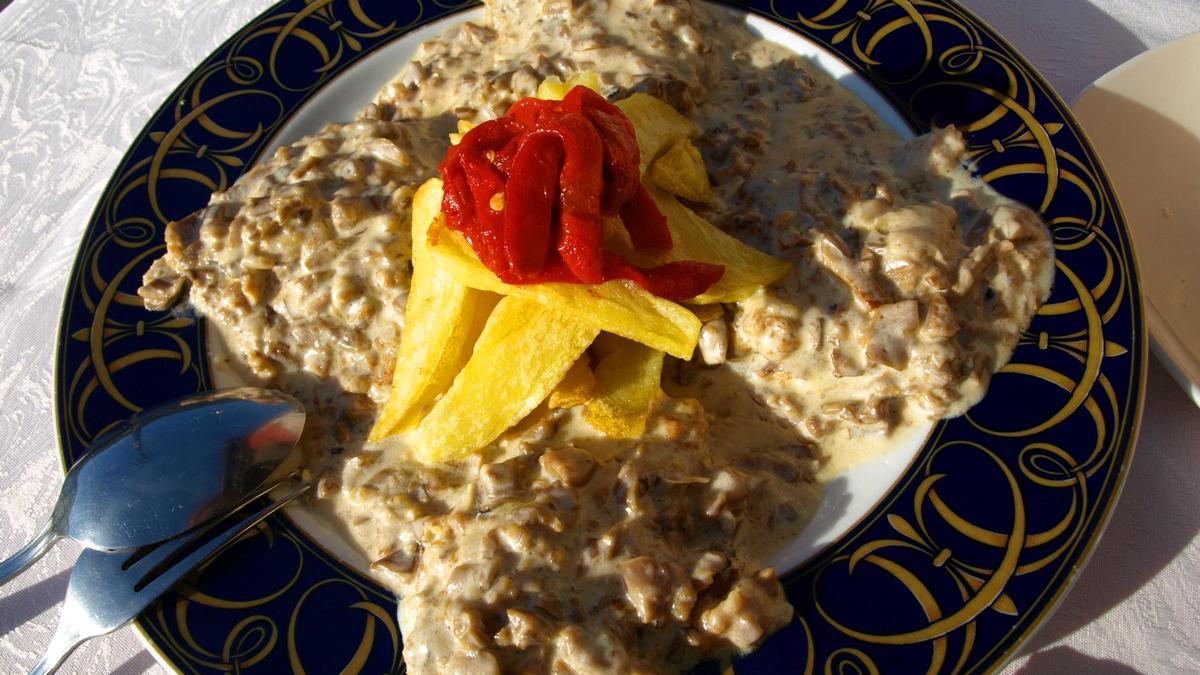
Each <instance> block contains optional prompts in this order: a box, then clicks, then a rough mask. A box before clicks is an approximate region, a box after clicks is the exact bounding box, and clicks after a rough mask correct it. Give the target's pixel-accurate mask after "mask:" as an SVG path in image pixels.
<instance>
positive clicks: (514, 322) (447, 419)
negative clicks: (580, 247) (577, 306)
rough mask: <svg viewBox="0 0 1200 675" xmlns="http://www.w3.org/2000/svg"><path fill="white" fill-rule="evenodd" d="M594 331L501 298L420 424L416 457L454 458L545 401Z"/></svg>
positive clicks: (525, 302) (537, 306) (540, 307)
mask: <svg viewBox="0 0 1200 675" xmlns="http://www.w3.org/2000/svg"><path fill="white" fill-rule="evenodd" d="M598 332H599V331H598V330H597V329H596V328H594V327H593V326H591V325H590V324H588V323H585V322H583V321H579V320H578V319H577V318H576V317H574V316H572V315H570V314H566V313H564V312H562V311H560V310H559V308H557V307H555V306H553V305H548V304H544V303H541V302H538V301H537V300H533V299H529V298H524V297H518V296H513V295H510V296H508V297H505V298H503V299H501V300H500V302H499V304H497V305H496V308H495V310H493V311H492V314H491V316H490V317H488V321H487V325H485V326H484V328H483V332H482V333H481V334H480V336H479V340H478V341H477V342H476V343H475V351H474V353H472V355H471V358H470V360H468V361H467V365H466V366H464V367H463V369H462V370H461V371H459V373H458V376H457V377H455V378H454V383H453V384H452V385H450V389H449V390H447V391H446V393H445V394H444V395H443V396H442V397H441V398H440V399H438V402H437V403H436V404H434V406H433V409H432V410H430V411H429V414H428V415H426V416H425V418H424V419H423V420H421V424H420V426H418V427H417V431H416V434H415V436H414V437H413V442H412V447H413V448H414V449H415V451H416V453H417V456H418V457H419V458H420V459H422V460H424V461H427V462H446V461H453V460H456V459H461V458H463V457H465V456H467V455H470V454H471V453H473V452H475V451H477V450H479V449H480V448H482V447H484V446H486V445H487V444H488V443H491V442H492V441H494V440H496V438H498V437H499V436H500V435H501V434H503V433H504V432H505V431H507V430H508V429H510V428H512V427H513V426H514V425H515V424H517V423H518V422H520V421H521V419H522V418H524V417H525V416H526V415H528V414H529V413H530V411H532V410H533V409H534V408H536V407H537V406H538V404H539V403H541V402H542V401H544V400H545V399H546V397H547V396H548V395H549V394H550V392H551V391H552V390H553V389H554V387H555V385H557V384H558V383H559V382H560V381H562V379H563V376H564V375H565V374H566V373H567V370H568V369H570V368H571V365H572V364H573V363H575V362H576V361H577V360H578V359H579V357H580V356H581V355H582V354H583V352H584V350H585V349H587V347H588V345H589V344H591V342H592V340H594V339H595V338H596V335H597V333H598Z"/></svg>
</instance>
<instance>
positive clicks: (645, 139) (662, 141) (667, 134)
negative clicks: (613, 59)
mask: <svg viewBox="0 0 1200 675" xmlns="http://www.w3.org/2000/svg"><path fill="white" fill-rule="evenodd" d="M615 105H616V106H617V107H618V108H620V109H621V111H622V112H624V113H625V115H626V116H627V117H629V121H630V122H633V128H634V130H635V131H636V132H637V145H638V152H639V153H640V154H641V159H642V168H641V172H642V174H643V175H644V174H645V173H646V169H647V168H648V167H649V166H650V164H651V163H652V162H654V160H656V159H658V157H659V155H662V154H663V153H664V152H666V151H667V150H669V149H670V148H671V146H673V145H675V142H676V141H679V140H683V139H688V138H695V137H696V135H698V134H699V133H700V130H699V129H697V128H696V125H695V124H693V123H692V121H691V120H689V119H688V118H686V117H684V116H683V115H681V114H679V112H678V111H676V110H675V109H674V108H672V107H671V106H670V105H667V103H666V102H665V101H663V100H661V99H657V98H655V97H653V96H651V95H649V94H640V93H639V94H634V95H633V96H630V97H629V98H626V99H622V100H620V101H617V102H616V103H615Z"/></svg>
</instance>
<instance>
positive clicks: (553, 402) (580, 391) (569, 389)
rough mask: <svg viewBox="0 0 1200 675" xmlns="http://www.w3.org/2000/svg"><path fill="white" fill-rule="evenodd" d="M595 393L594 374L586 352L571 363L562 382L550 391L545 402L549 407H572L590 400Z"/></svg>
mask: <svg viewBox="0 0 1200 675" xmlns="http://www.w3.org/2000/svg"><path fill="white" fill-rule="evenodd" d="M595 395H596V376H595V375H593V374H592V368H591V365H590V364H589V363H588V357H587V354H584V355H583V356H581V357H579V359H578V360H576V361H575V363H573V364H571V368H570V370H568V371H567V374H566V375H563V379H562V382H559V383H558V386H556V387H555V388H554V391H552V392H550V399H549V400H548V401H547V404H548V405H549V406H550V407H551V408H573V407H575V406H577V405H583V404H584V403H587V402H588V401H590V400H592V397H593V396H595Z"/></svg>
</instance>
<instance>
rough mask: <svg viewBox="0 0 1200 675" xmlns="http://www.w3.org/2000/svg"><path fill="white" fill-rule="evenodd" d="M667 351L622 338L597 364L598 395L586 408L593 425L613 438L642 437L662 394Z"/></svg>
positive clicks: (588, 421)
mask: <svg viewBox="0 0 1200 675" xmlns="http://www.w3.org/2000/svg"><path fill="white" fill-rule="evenodd" d="M662 367H663V353H662V352H660V351H658V350H655V349H651V348H649V347H647V346H645V345H642V344H638V343H636V342H631V341H629V340H622V341H621V343H620V345H618V346H617V347H616V348H614V349H612V350H611V351H609V352H608V354H606V355H605V356H604V357H602V358H601V359H600V362H599V363H597V364H596V396H595V398H593V399H592V400H591V401H588V403H587V405H586V406H585V407H584V409H583V417H584V419H585V420H586V421H587V423H588V424H589V425H591V426H592V427H593V428H594V429H596V430H597V431H600V432H602V433H603V434H605V435H606V436H609V437H610V438H638V437H640V436H641V435H642V434H643V433H644V432H645V431H646V420H647V419H648V418H649V417H650V411H651V409H652V408H653V406H654V402H655V400H657V398H658V393H659V390H660V387H659V382H660V381H661V379H662Z"/></svg>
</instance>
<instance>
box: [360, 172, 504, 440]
mask: <svg viewBox="0 0 1200 675" xmlns="http://www.w3.org/2000/svg"><path fill="white" fill-rule="evenodd" d="M433 192H434V191H433V190H431V189H427V188H426V187H425V186H422V187H421V189H420V190H418V191H417V193H416V194H415V195H413V212H414V214H415V213H416V212H417V209H418V208H422V209H428V208H429V203H430V200H431V199H432V198H434V195H433ZM436 192H437V193H438V194H437V195H436V199H437V201H435V202H433V206H434V207H435V208H441V191H440V190H438V191H436ZM419 204H420V205H422V206H420V207H418V205H419ZM412 227H413V238H412V241H413V252H412V253H413V255H412V264H413V275H412V285H411V287H410V289H409V293H408V304H407V305H406V307H405V316H406V317H407V319H406V321H405V326H404V332H403V334H402V335H401V337H400V349H399V352H398V354H397V356H396V366H395V369H394V371H393V374H392V391H391V393H390V395H389V396H388V400H387V403H385V404H384V406H383V409H382V410H380V412H379V417H378V418H377V419H376V421H375V425H374V426H373V427H372V428H371V433H370V436H369V439H370V440H372V441H377V440H379V439H382V438H386V437H387V436H391V435H394V434H397V433H400V432H402V431H406V430H408V429H409V428H411V427H413V426H415V425H416V423H417V422H418V421H419V420H420V419H421V417H422V416H423V415H424V414H425V412H426V411H428V410H429V408H430V407H432V406H433V403H434V401H435V400H436V399H437V397H438V396H440V395H441V394H442V392H444V391H446V389H448V388H449V387H450V383H451V382H452V381H453V380H454V375H455V373H457V372H458V371H459V370H460V369H461V368H462V366H463V364H465V363H466V362H467V358H468V357H469V356H470V355H471V346H472V345H473V344H474V343H475V340H476V338H477V337H478V336H479V332H480V331H481V330H482V329H483V325H484V322H485V321H486V320H487V317H488V314H489V313H491V311H492V307H493V306H495V304H496V299H497V298H496V296H495V295H493V294H491V293H484V292H482V291H479V290H476V289H474V288H469V287H467V286H464V285H462V284H460V283H458V282H457V281H455V280H454V277H452V276H450V275H449V274H446V273H445V272H443V271H442V270H439V269H438V268H437V266H436V264H435V263H434V261H433V259H432V257H431V256H430V254H429V247H428V245H427V244H426V241H427V236H426V230H427V229H428V227H429V222H428V221H427V220H423V219H420V218H413V224H412Z"/></svg>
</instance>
